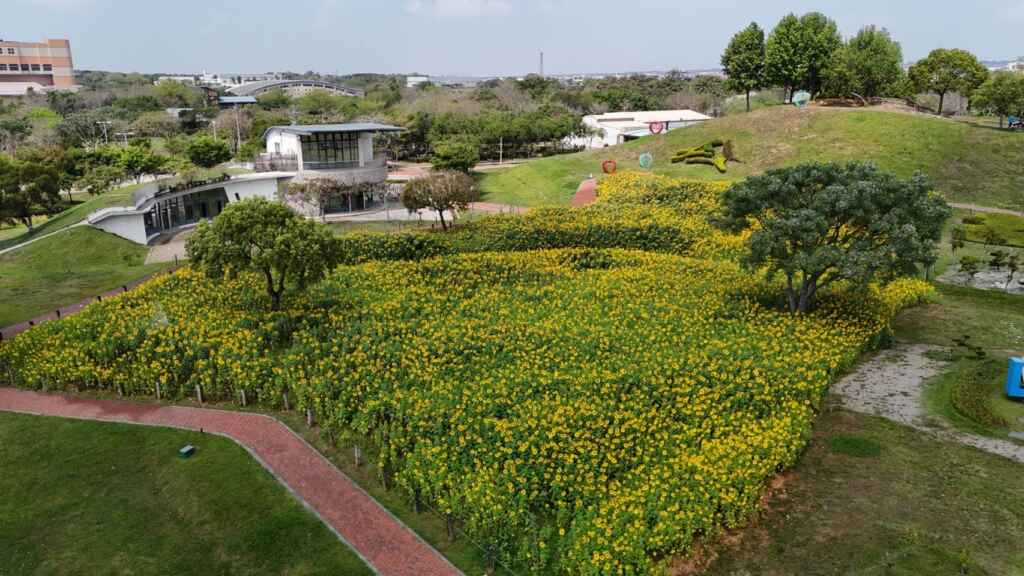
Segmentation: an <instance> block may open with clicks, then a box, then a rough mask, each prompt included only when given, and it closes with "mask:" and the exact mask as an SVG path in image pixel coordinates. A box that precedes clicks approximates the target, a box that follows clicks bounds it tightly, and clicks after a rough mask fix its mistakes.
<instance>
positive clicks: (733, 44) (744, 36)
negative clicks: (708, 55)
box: [722, 22, 765, 112]
mask: <svg viewBox="0 0 1024 576" xmlns="http://www.w3.org/2000/svg"><path fill="white" fill-rule="evenodd" d="M764 61H765V47H764V30H762V29H761V27H760V26H758V25H757V23H756V22H753V23H751V24H750V26H747V27H746V28H744V29H743V30H742V31H740V32H738V33H737V34H736V35H735V36H733V37H732V40H730V41H729V46H727V47H726V49H725V53H724V54H722V67H723V68H724V69H725V74H726V76H728V78H729V80H728V82H727V86H728V87H729V89H730V90H734V91H736V92H742V93H744V94H746V97H747V112H750V92H751V91H753V90H759V89H760V88H762V87H763V86H764V66H765V65H764Z"/></svg>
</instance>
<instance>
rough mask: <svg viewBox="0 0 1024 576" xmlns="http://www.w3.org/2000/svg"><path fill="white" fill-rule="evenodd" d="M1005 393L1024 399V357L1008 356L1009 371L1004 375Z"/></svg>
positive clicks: (1011, 396)
mask: <svg viewBox="0 0 1024 576" xmlns="http://www.w3.org/2000/svg"><path fill="white" fill-rule="evenodd" d="M1006 395H1007V396H1009V397H1010V398H1013V399H1016V400H1024V358H1010V373H1009V375H1007V376H1006Z"/></svg>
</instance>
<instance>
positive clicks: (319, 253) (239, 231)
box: [185, 198, 337, 310]
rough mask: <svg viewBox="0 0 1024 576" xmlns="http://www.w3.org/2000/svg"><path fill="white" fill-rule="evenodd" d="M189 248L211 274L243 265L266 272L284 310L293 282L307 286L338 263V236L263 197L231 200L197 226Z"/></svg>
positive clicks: (274, 303) (273, 297) (274, 304)
mask: <svg viewBox="0 0 1024 576" xmlns="http://www.w3.org/2000/svg"><path fill="white" fill-rule="evenodd" d="M185 249H186V252H187V253H188V257H189V259H190V260H191V262H192V266H194V267H196V268H197V269H199V270H202V271H203V273H204V274H206V275H207V276H208V277H210V278H214V279H220V278H223V277H225V276H228V277H233V276H234V275H236V274H238V273H239V272H240V271H244V270H250V271H253V272H256V273H258V274H260V275H262V276H263V278H264V280H265V283H266V290H267V296H269V297H270V302H271V309H272V310H280V309H281V301H282V299H283V297H284V294H285V289H286V288H287V287H288V285H289V282H291V283H292V285H293V286H296V287H297V288H298V289H300V290H301V289H305V288H306V287H307V286H309V285H310V284H313V283H316V282H318V281H320V280H321V279H322V278H323V277H324V275H325V274H326V273H327V271H328V270H330V269H331V268H333V267H334V266H335V265H336V263H337V241H336V239H335V237H334V235H333V234H332V233H331V232H330V230H329V229H327V228H326V227H325V226H323V225H322V224H318V223H316V222H312V221H309V220H306V219H304V218H302V217H301V216H299V215H298V214H296V213H295V212H294V211H292V209H290V208H288V207H287V206H284V205H283V204H280V203H277V202H271V201H269V200H265V199H263V198H253V199H250V200H243V201H241V202H232V203H230V204H228V206H227V208H225V209H224V212H222V213H221V214H220V215H219V216H217V218H215V219H213V220H212V221H209V220H204V221H203V222H201V223H200V224H199V226H198V227H196V231H195V232H194V233H193V234H192V236H191V237H189V239H188V242H187V243H186V246H185Z"/></svg>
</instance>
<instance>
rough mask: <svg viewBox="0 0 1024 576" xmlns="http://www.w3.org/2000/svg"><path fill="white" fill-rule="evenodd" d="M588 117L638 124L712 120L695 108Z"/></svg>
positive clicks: (615, 113)
mask: <svg viewBox="0 0 1024 576" xmlns="http://www.w3.org/2000/svg"><path fill="white" fill-rule="evenodd" d="M587 118H588V119H593V120H594V121H597V122H599V123H602V124H604V123H618V122H629V123H637V124H649V123H651V122H701V121H704V120H711V117H710V116H705V115H704V114H701V113H700V112H694V111H693V110H650V111H645V112H609V113H607V114H599V115H595V116H588V117H587Z"/></svg>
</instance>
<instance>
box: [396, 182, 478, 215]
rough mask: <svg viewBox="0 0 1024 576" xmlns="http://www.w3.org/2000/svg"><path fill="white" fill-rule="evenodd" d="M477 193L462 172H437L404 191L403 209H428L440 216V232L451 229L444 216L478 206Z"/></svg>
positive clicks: (412, 184) (413, 183) (411, 183)
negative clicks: (473, 205)
mask: <svg viewBox="0 0 1024 576" xmlns="http://www.w3.org/2000/svg"><path fill="white" fill-rule="evenodd" d="M477 198H478V192H477V190H476V186H474V183H473V179H472V178H471V177H469V176H468V175H466V174H465V173H463V172H456V171H452V170H449V171H444V172H435V173H434V174H431V175H430V176H427V177H424V178H417V179H415V180H412V181H410V182H409V183H407V184H406V185H405V189H404V190H402V205H403V206H405V207H406V208H407V209H408V210H409V211H413V210H420V209H423V208H427V209H430V210H433V211H435V212H437V215H438V218H439V219H440V220H441V228H443V229H444V230H447V229H448V223H447V222H446V221H445V219H444V213H445V212H451V211H454V210H466V209H468V208H469V205H470V203H472V202H476V200H477Z"/></svg>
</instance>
